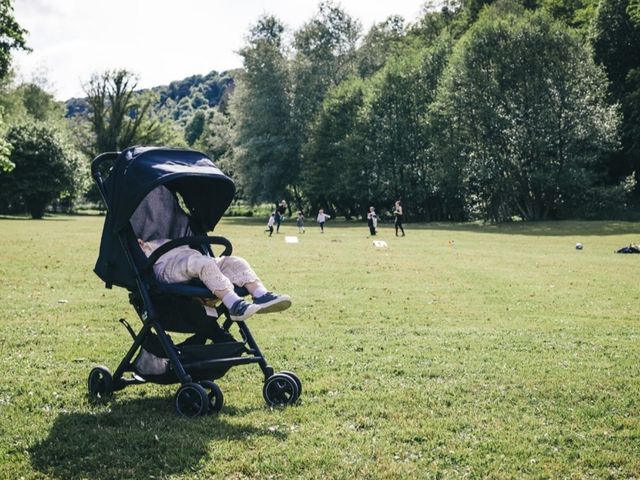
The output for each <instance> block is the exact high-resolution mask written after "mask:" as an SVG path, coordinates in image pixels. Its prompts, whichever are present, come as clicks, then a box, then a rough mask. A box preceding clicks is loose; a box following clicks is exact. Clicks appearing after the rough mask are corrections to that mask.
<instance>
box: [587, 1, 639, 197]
mask: <svg viewBox="0 0 640 480" xmlns="http://www.w3.org/2000/svg"><path fill="white" fill-rule="evenodd" d="M633 12H634V10H633V3H632V2H631V1H629V0H602V1H601V2H600V4H599V6H598V9H597V12H596V17H595V20H594V23H593V31H592V44H593V50H594V54H595V59H596V61H597V62H598V63H601V64H602V65H603V66H604V68H605V70H606V72H607V76H608V77H609V80H610V82H611V83H610V85H609V91H610V93H611V97H612V100H613V101H615V102H619V103H620V106H621V110H622V127H621V141H622V149H621V150H620V151H619V152H617V153H614V154H613V155H611V157H610V158H609V165H608V167H609V175H610V180H611V182H616V181H619V180H620V179H621V178H622V177H625V176H627V175H629V174H630V173H632V172H634V171H635V172H636V175H638V176H637V178H640V101H639V100H640V21H638V20H637V19H635V18H634V17H633ZM636 193H637V195H639V196H640V192H636Z"/></svg>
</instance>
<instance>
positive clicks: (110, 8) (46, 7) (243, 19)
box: [14, 0, 422, 99]
mask: <svg viewBox="0 0 640 480" xmlns="http://www.w3.org/2000/svg"><path fill="white" fill-rule="evenodd" d="M340 4H341V5H342V7H343V8H344V9H345V10H346V11H347V12H348V13H349V14H351V15H352V16H354V17H356V18H358V19H359V20H360V21H361V22H362V24H363V26H364V28H365V29H366V28H369V27H370V26H371V25H372V24H373V23H375V22H379V21H382V20H384V19H385V18H386V17H388V16H389V15H392V14H399V15H402V16H404V17H405V18H406V19H408V20H413V19H415V18H416V17H417V16H418V14H419V12H420V11H421V7H422V2H421V1H420V0H396V1H394V2H374V1H366V0H343V1H342V2H341V3H340ZM317 6H318V2H317V1H315V0H313V1H311V0H297V1H296V0H270V1H267V2H265V1H259V0H235V1H234V0H179V1H175V0H173V1H169V0H109V1H106V0H17V1H16V2H15V4H14V8H15V16H16V19H17V20H18V22H19V23H20V25H22V26H23V27H24V28H26V29H27V30H29V35H28V39H27V42H28V45H29V46H30V47H31V48H32V49H33V52H32V53H30V54H26V53H23V52H19V53H17V54H16V55H15V56H14V59H15V62H14V64H15V65H17V66H18V69H19V72H20V74H21V75H22V76H23V77H24V78H26V79H29V78H30V77H31V76H32V75H33V74H34V73H35V72H38V71H43V70H44V71H45V72H46V75H47V77H48V80H49V82H50V83H51V84H52V87H53V91H54V93H55V95H56V97H57V98H59V99H67V98H70V97H72V96H81V95H83V93H82V82H86V81H88V80H89V78H90V77H91V74H92V73H94V72H102V71H104V70H107V69H114V68H127V69H129V70H131V71H133V72H135V73H136V74H138V76H139V78H140V83H139V86H140V87H152V86H156V85H163V84H167V83H169V82H170V81H172V80H179V79H181V78H184V77H187V76H189V75H194V74H205V73H208V72H210V71H211V70H218V71H223V70H229V69H232V68H237V67H239V66H241V64H242V61H241V58H240V57H239V56H238V55H237V53H236V52H237V51H238V50H239V49H240V48H241V47H242V45H243V43H244V38H245V35H246V33H247V31H248V29H249V27H250V25H251V24H253V23H254V22H255V21H256V20H257V18H258V17H259V16H260V15H262V14H263V13H271V14H274V15H276V16H277V17H279V18H280V19H281V20H282V21H283V22H285V23H286V24H287V25H288V26H289V27H290V28H291V29H297V28H299V27H300V26H301V25H302V24H303V23H305V22H306V21H308V20H309V19H310V18H311V16H312V15H313V14H314V13H315V12H316V11H317Z"/></svg>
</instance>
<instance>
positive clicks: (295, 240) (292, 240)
mask: <svg viewBox="0 0 640 480" xmlns="http://www.w3.org/2000/svg"><path fill="white" fill-rule="evenodd" d="M284 241H285V242H286V243H299V242H298V237H292V236H289V235H286V236H285V237H284Z"/></svg>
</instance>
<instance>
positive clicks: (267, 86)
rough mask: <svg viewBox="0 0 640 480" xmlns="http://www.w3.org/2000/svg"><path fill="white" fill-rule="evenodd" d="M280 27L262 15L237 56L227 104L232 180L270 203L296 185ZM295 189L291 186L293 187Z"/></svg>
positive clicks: (253, 196) (249, 194)
mask: <svg viewBox="0 0 640 480" xmlns="http://www.w3.org/2000/svg"><path fill="white" fill-rule="evenodd" d="M283 32H284V26H283V25H282V23H281V22H280V21H279V20H278V19H276V18H275V17H272V16H264V17H262V18H260V19H259V20H258V23H257V24H256V25H255V26H254V27H253V28H252V29H251V31H250V33H249V37H248V44H247V46H245V47H244V48H243V49H242V50H240V54H241V55H242V58H243V63H244V71H243V72H242V74H241V75H240V76H239V78H238V83H237V87H236V89H235V93H234V95H233V98H232V99H231V107H230V111H231V117H232V119H233V122H234V123H235V138H234V154H233V156H234V160H235V162H234V165H235V172H236V174H237V175H236V180H238V182H239V183H240V185H241V186H242V188H243V191H244V193H245V195H246V196H247V198H248V199H249V200H251V201H258V200H261V201H262V200H273V198H279V197H281V195H282V192H285V191H287V189H288V187H290V186H291V185H294V184H295V182H296V181H297V174H298V171H299V169H298V168H297V165H296V163H295V160H296V159H295V158H294V155H293V151H292V146H291V108H290V91H291V87H290V80H289V72H288V65H287V61H286V57H285V54H284V47H283V44H282V35H283ZM294 188H295V187H294Z"/></svg>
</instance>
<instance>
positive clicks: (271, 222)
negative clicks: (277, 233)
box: [265, 212, 277, 236]
mask: <svg viewBox="0 0 640 480" xmlns="http://www.w3.org/2000/svg"><path fill="white" fill-rule="evenodd" d="M276 214H277V212H273V213H272V214H271V216H270V217H269V220H267V229H266V230H265V232H269V236H271V235H273V225H274V224H275V223H276Z"/></svg>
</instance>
